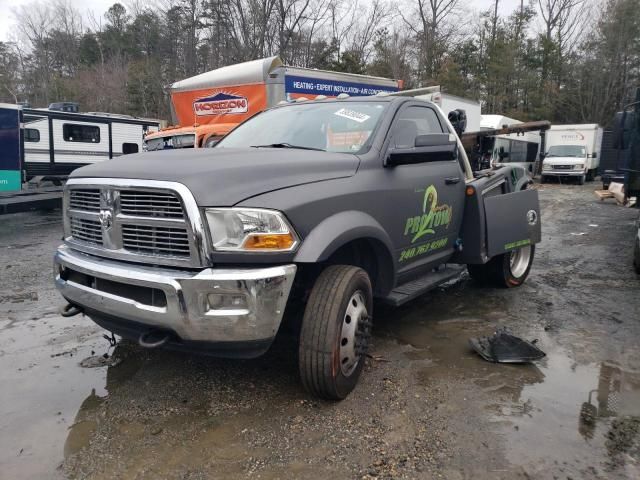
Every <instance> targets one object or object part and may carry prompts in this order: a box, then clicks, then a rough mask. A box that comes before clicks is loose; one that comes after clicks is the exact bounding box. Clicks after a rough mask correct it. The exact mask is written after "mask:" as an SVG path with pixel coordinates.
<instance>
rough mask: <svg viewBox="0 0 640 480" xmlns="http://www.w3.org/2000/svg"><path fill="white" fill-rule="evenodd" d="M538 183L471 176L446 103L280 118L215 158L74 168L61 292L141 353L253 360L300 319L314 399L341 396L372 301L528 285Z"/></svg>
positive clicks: (358, 365) (190, 154)
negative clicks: (464, 283)
mask: <svg viewBox="0 0 640 480" xmlns="http://www.w3.org/2000/svg"><path fill="white" fill-rule="evenodd" d="M529 184H530V179H529V177H527V175H526V173H525V170H524V169H523V168H521V167H509V166H505V167H501V168H498V169H494V170H487V171H483V172H479V173H476V174H475V175H474V174H473V172H472V170H471V168H470V165H469V162H468V159H467V157H466V155H465V153H464V150H463V149H462V146H461V143H460V140H459V139H458V137H457V136H456V134H455V130H454V127H453V126H452V125H451V123H450V122H449V121H448V120H447V118H446V117H445V116H444V115H443V113H442V112H441V111H440V110H439V108H438V107H436V106H435V105H433V104H431V103H427V102H424V101H419V100H415V99H413V98H408V97H402V96H376V97H366V98H364V97H360V98H349V99H335V100H318V101H306V102H298V103H293V104H288V105H283V106H278V107H275V108H272V109H269V110H267V111H265V112H263V113H260V114H258V115H256V116H254V117H253V118H251V119H250V120H248V121H246V122H245V123H243V124H241V125H240V126H238V127H237V128H236V129H235V130H234V131H232V132H231V133H230V134H229V135H228V136H227V137H225V138H224V139H223V140H222V141H221V142H220V143H219V144H218V146H217V147H216V148H213V149H196V150H191V151H186V150H175V151H159V152H147V153H141V154H139V155H128V156H127V157H126V158H120V159H115V160H111V161H109V162H103V163H98V164H94V165H91V166H87V167H84V168H81V169H79V170H76V171H75V172H74V173H73V175H72V178H71V179H70V180H69V181H68V183H67V185H66V188H65V194H64V244H63V245H62V246H60V247H59V248H58V250H57V252H56V254H55V272H54V274H55V283H56V285H57V288H58V289H59V291H60V293H61V294H62V295H63V296H64V298H65V299H66V300H67V301H68V302H69V305H68V306H67V308H68V309H71V310H70V311H75V312H80V311H82V312H84V313H85V314H86V315H88V316H89V317H90V318H91V319H93V320H94V321H95V322H96V323H98V324H99V325H101V326H103V327H104V328H106V329H108V330H110V331H111V332H114V333H116V334H118V335H120V336H122V337H125V338H129V339H133V340H135V341H137V342H138V343H139V344H140V345H142V346H144V347H161V346H165V347H168V348H178V349H186V350H189V351H198V352H205V353H209V354H213V355H218V356H227V357H239V358H251V357H256V356H259V355H261V354H263V353H264V352H265V351H267V350H268V349H269V347H270V345H271V344H272V341H273V339H274V337H275V336H276V334H277V333H278V331H279V329H280V326H281V323H282V322H283V317H284V316H285V312H286V313H287V314H288V315H287V316H286V319H287V321H289V320H290V319H289V317H293V318H292V319H291V321H292V322H293V324H294V326H297V330H294V331H298V332H299V348H298V351H299V356H298V362H299V371H300V376H301V379H302V382H303V384H304V386H305V388H306V389H307V390H308V391H309V392H310V393H311V394H313V395H315V396H318V397H322V398H328V399H342V398H344V397H345V396H347V395H348V394H349V392H351V390H352V389H353V388H354V386H355V385H356V382H357V380H358V378H359V376H360V373H361V371H362V368H363V364H364V358H365V354H366V352H367V348H368V344H369V338H370V334H371V328H372V314H373V306H374V298H375V299H377V300H378V301H381V302H386V303H389V304H392V305H401V304H403V303H405V302H407V301H410V300H411V299H413V298H415V297H417V296H418V295H420V294H422V293H424V292H426V291H428V290H429V289H432V288H434V287H436V286H438V285H441V284H442V283H444V282H447V281H450V280H451V279H453V278H455V277H456V276H458V275H460V274H461V272H462V271H463V270H464V269H465V268H466V269H468V271H469V273H470V275H471V276H472V277H473V279H475V280H477V281H478V282H481V283H484V284H492V285H496V286H502V287H517V286H519V285H521V284H522V283H523V282H524V281H525V279H526V277H527V275H528V274H529V270H530V268H531V263H532V261H533V256H534V251H535V244H536V243H537V242H539V241H540V210H539V203H538V196H537V191H535V190H532V189H528V188H527V187H528V185H529ZM298 312H299V314H298Z"/></svg>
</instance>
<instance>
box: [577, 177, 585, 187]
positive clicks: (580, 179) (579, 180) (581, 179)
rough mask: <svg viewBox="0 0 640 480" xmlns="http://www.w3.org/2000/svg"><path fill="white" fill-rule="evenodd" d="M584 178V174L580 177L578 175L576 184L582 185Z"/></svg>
mask: <svg viewBox="0 0 640 480" xmlns="http://www.w3.org/2000/svg"><path fill="white" fill-rule="evenodd" d="M585 178H586V175H582V176H581V177H578V185H584V181H585Z"/></svg>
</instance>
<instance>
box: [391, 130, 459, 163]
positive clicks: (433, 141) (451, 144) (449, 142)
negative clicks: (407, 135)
mask: <svg viewBox="0 0 640 480" xmlns="http://www.w3.org/2000/svg"><path fill="white" fill-rule="evenodd" d="M457 149H458V145H457V143H456V141H455V138H454V136H453V135H450V134H448V133H432V134H428V135H418V136H417V137H416V140H415V147H414V148H396V149H393V150H391V151H390V152H389V155H388V157H387V159H386V161H385V166H396V165H412V164H416V163H424V162H440V161H448V160H455V159H456V158H457V151H458V150H457Z"/></svg>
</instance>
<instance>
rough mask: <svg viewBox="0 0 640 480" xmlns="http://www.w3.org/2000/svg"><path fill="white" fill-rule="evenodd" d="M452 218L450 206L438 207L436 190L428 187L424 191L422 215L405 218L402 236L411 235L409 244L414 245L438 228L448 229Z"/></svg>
mask: <svg viewBox="0 0 640 480" xmlns="http://www.w3.org/2000/svg"><path fill="white" fill-rule="evenodd" d="M452 216H453V209H452V208H451V206H450V205H447V204H442V205H438V190H437V189H436V187H435V186H433V185H430V186H429V187H428V188H427V189H426V190H425V191H424V200H423V201H422V215H418V216H415V217H409V218H407V222H406V224H405V226H404V235H405V236H407V235H412V238H411V243H415V242H417V241H418V240H420V239H421V238H422V237H424V236H425V235H429V234H434V233H435V229H436V228H438V227H441V226H444V227H445V228H449V224H450V223H451V218H452Z"/></svg>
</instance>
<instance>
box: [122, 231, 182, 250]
mask: <svg viewBox="0 0 640 480" xmlns="http://www.w3.org/2000/svg"><path fill="white" fill-rule="evenodd" d="M122 246H123V248H125V249H126V250H129V251H130V252H137V253H144V254H148V255H171V256H183V257H188V256H189V254H190V251H189V233H188V232H187V229H186V228H171V227H155V226H154V227H152V226H148V225H122Z"/></svg>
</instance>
